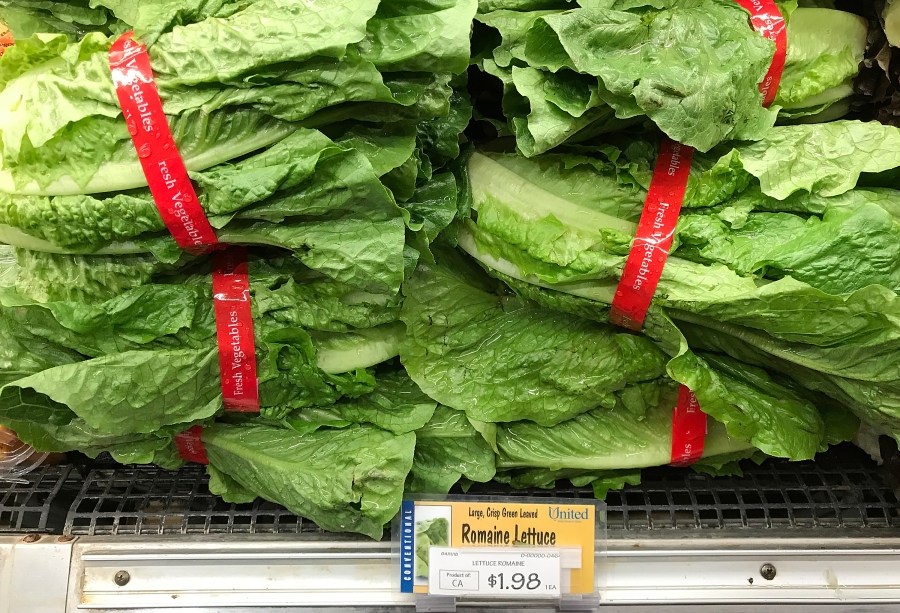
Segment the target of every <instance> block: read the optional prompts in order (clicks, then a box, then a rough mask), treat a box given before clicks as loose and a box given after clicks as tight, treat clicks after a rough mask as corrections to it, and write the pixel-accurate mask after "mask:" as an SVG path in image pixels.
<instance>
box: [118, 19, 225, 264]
mask: <svg viewBox="0 0 900 613" xmlns="http://www.w3.org/2000/svg"><path fill="white" fill-rule="evenodd" d="M133 37H134V32H126V33H125V34H123V35H122V36H120V37H119V39H118V40H116V42H115V43H113V45H112V47H111V48H110V50H109V67H110V70H111V71H112V78H113V83H114V84H115V86H116V95H117V96H118V98H119V106H121V107H122V115H124V117H125V123H126V124H127V125H128V132H129V134H131V140H132V142H133V143H134V148H135V150H136V151H137V154H138V158H139V159H140V161H141V167H142V168H143V170H144V175H145V176H146V177H147V185H148V186H149V188H150V193H151V194H153V200H154V202H155V203H156V208H157V209H159V214H160V217H162V220H163V223H165V224H166V227H167V228H168V229H169V232H170V233H171V234H172V238H174V239H175V242H176V243H178V246H179V247H181V248H182V249H184V250H187V251H193V252H203V251H206V250H207V248H208V247H210V246H212V245H216V244H218V242H219V241H218V239H217V238H216V233H215V231H214V230H213V227H212V226H211V225H210V223H209V220H208V219H207V218H206V214H205V213H204V212H203V207H201V206H200V201H199V200H198V199H197V194H196V192H195V191H194V186H193V185H192V184H191V180H190V178H189V177H188V173H187V168H186V167H185V165H184V160H182V159H181V154H180V153H178V148H177V147H176V145H175V139H174V138H173V137H172V131H171V130H170V129H169V123H168V121H167V120H166V115H165V113H164V112H163V108H162V100H160V98H159V92H158V91H157V89H156V82H155V81H154V79H153V70H152V68H151V66H150V56H149V55H148V54H147V48H146V47H145V46H143V45H141V44H140V43H138V42H137V41H135V40H134V38H133Z"/></svg>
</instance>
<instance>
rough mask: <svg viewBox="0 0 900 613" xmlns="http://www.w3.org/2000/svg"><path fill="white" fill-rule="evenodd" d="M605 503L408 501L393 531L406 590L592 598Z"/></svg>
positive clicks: (578, 501) (403, 589)
mask: <svg viewBox="0 0 900 613" xmlns="http://www.w3.org/2000/svg"><path fill="white" fill-rule="evenodd" d="M602 515H603V503H601V502H599V501H587V500H553V501H545V500H544V501H538V500H535V499H522V498H520V499H516V498H502V499H499V498H491V499H474V498H462V497H460V498H452V497H451V498H448V499H443V500H437V499H433V500H415V501H414V500H404V501H403V505H402V506H401V511H400V516H399V518H398V520H397V523H396V524H395V526H394V534H395V547H396V549H397V550H398V551H399V558H400V589H401V591H402V592H406V593H412V594H423V595H426V594H431V595H435V596H442V597H444V596H456V597H463V596H474V595H477V596H496V597H503V598H504V599H509V598H523V599H524V598H560V597H563V596H565V597H569V596H573V597H588V596H590V595H592V594H596V593H597V586H596V580H595V563H596V560H595V553H596V543H597V538H598V537H599V536H600V535H601V533H600V532H598V529H599V528H600V527H601V526H602V522H601V519H602Z"/></svg>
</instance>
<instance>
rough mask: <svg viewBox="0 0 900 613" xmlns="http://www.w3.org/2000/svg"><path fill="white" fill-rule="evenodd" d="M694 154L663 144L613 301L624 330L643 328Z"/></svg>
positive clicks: (616, 319) (616, 320) (615, 320)
mask: <svg viewBox="0 0 900 613" xmlns="http://www.w3.org/2000/svg"><path fill="white" fill-rule="evenodd" d="M693 154H694V150H693V149H692V148H691V147H686V146H685V145H681V144H679V143H676V142H675V141H673V140H670V139H668V138H664V139H663V141H662V143H660V146H659V156H658V157H657V158H656V167H655V169H654V170H653V179H652V180H651V181H650V189H649V190H648V191H647V199H646V200H645V201H644V211H643V212H642V213H641V220H640V222H638V227H637V234H635V237H634V242H633V243H632V245H631V252H630V253H629V254H628V259H627V260H626V261H625V269H624V271H623V272H622V278H621V279H620V280H619V286H618V287H617V288H616V295H615V297H614V298H613V301H612V312H611V313H610V320H611V321H612V322H613V323H614V324H617V325H619V326H622V327H623V328H628V329H629V330H635V331H638V330H640V329H641V328H642V327H643V325H644V318H645V317H646V316H647V310H648V309H649V308H650V302H651V301H652V300H653V295H654V294H655V293H656V287H657V286H658V285H659V279H660V277H661V276H662V271H663V267H664V266H665V265H666V259H667V258H668V257H669V248H670V247H671V246H672V238H673V237H674V235H675V225H676V224H677V223H678V214H679V213H680V212H681V203H682V202H684V193H685V190H686V189H687V182H688V176H689V175H690V172H691V158H692V156H693Z"/></svg>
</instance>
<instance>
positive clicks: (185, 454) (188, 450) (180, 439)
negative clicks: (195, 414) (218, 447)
mask: <svg viewBox="0 0 900 613" xmlns="http://www.w3.org/2000/svg"><path fill="white" fill-rule="evenodd" d="M201 436H203V426H194V427H193V428H191V429H189V430H185V431H184V432H182V433H181V434H178V435H176V436H175V446H176V447H178V453H179V455H181V458H182V459H183V460H184V461H185V462H193V463H195V464H209V458H208V457H206V447H204V446H203V440H202V439H201Z"/></svg>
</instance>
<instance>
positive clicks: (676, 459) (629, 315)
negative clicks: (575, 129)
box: [610, 0, 787, 466]
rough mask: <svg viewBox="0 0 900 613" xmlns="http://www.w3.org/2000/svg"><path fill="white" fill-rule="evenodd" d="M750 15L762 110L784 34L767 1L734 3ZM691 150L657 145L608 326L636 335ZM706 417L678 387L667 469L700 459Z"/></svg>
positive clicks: (665, 250)
mask: <svg viewBox="0 0 900 613" xmlns="http://www.w3.org/2000/svg"><path fill="white" fill-rule="evenodd" d="M735 2H737V3H738V4H740V5H741V6H742V7H744V8H745V9H747V10H748V11H749V12H750V22H751V24H752V25H753V27H754V28H755V29H756V30H757V31H759V32H760V33H761V34H762V35H763V36H765V37H766V38H768V39H770V40H772V41H774V42H775V55H774V57H773V58H772V64H771V66H770V67H769V70H768V72H767V73H766V76H765V77H764V78H763V81H762V82H761V83H760V84H759V90H760V92H761V93H762V94H763V105H764V106H767V107H768V106H769V105H771V104H772V102H773V101H774V100H775V95H776V93H777V92H778V85H779V83H781V76H782V73H783V72H784V63H785V58H786V57H787V29H786V26H785V22H784V17H783V16H782V15H781V12H780V11H779V10H778V7H777V6H776V5H775V2H774V1H773V0H735ZM693 153H694V150H693V149H692V148H691V147H688V146H685V145H681V144H679V143H676V142H674V141H672V140H670V139H668V138H664V139H663V141H662V143H660V148H659V156H658V157H657V159H656V166H655V168H654V170H653V178H652V179H651V181H650V188H649V189H648V190H647V199H646V200H645V201H644V210H643V212H642V213H641V219H640V221H639V222H638V227H637V232H636V234H635V237H634V242H633V243H632V246H631V252H630V253H629V254H628V258H627V259H626V261H625V267H624V269H623V272H622V278H621V279H620V280H619V285H618V287H617V288H616V295H615V296H614V297H613V302H612V308H611V311H610V321H612V322H613V323H614V324H617V325H619V326H622V327H625V328H628V329H630V330H640V329H641V328H642V327H643V325H644V319H645V318H646V316H647V311H648V309H649V308H650V303H651V301H652V300H653V296H654V294H655V293H656V288H657V286H658V285H659V280H660V278H661V277H662V271H663V268H664V267H665V265H666V259H667V258H668V257H669V249H670V248H671V246H672V239H673V237H674V234H675V226H676V225H677V223H678V215H679V214H680V213H681V205H682V203H683V202H684V195H685V192H686V190H687V182H688V177H689V176H690V170H691V159H692V156H693ZM706 432H707V417H706V414H705V413H703V411H702V410H700V403H699V402H698V401H697V397H696V396H695V395H694V393H693V392H692V391H691V390H689V389H688V388H687V387H685V386H684V385H682V386H681V387H680V388H679V390H678V403H677V404H676V405H675V408H674V409H673V411H672V453H671V463H672V464H673V465H675V466H687V465H690V464H693V463H694V462H696V461H697V460H699V459H700V458H701V457H702V456H703V447H704V442H705V440H706Z"/></svg>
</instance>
